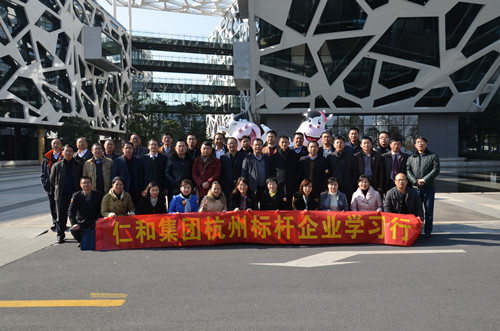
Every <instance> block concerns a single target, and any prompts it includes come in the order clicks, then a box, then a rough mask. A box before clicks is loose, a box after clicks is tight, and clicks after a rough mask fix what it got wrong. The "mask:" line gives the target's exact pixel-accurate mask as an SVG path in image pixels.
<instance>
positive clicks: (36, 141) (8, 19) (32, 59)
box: [0, 0, 132, 161]
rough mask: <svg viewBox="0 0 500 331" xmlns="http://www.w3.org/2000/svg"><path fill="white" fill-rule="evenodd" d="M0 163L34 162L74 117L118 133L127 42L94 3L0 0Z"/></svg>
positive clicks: (127, 71)
mask: <svg viewBox="0 0 500 331" xmlns="http://www.w3.org/2000/svg"><path fill="white" fill-rule="evenodd" d="M0 17H1V19H0V42H1V45H0V161H5V160H38V159H39V157H40V155H41V154H42V152H43V150H44V149H45V142H44V141H45V138H46V137H50V136H54V131H57V128H58V127H59V126H61V125H62V123H63V122H64V121H65V120H66V119H67V118H68V117H72V116H79V117H82V118H84V119H86V120H87V121H89V122H90V124H91V125H92V127H93V128H94V129H95V130H96V131H97V132H100V133H102V134H105V135H108V136H109V135H114V134H118V133H122V132H124V130H125V124H126V119H127V112H128V110H127V106H126V98H127V96H128V95H129V92H130V91H131V87H132V83H131V82H132V69H131V60H130V47H131V40H130V36H129V35H128V33H127V32H126V30H125V28H123V26H121V25H120V24H119V23H118V22H117V21H116V20H114V19H113V18H112V17H111V16H110V15H109V14H108V13H107V12H106V11H104V10H103V9H102V7H101V6H99V5H98V4H97V3H95V2H93V1H84V0H67V1H64V0H40V1H35V0H29V1H26V0H0Z"/></svg>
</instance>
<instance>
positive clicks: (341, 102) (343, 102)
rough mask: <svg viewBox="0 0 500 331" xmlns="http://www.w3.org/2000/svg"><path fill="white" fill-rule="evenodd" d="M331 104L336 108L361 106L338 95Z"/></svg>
mask: <svg viewBox="0 0 500 331" xmlns="http://www.w3.org/2000/svg"><path fill="white" fill-rule="evenodd" d="M333 104H334V105H335V107H338V108H361V105H359V104H357V103H356V102H354V101H351V100H348V99H346V98H343V97H341V96H338V97H336V98H335V100H333Z"/></svg>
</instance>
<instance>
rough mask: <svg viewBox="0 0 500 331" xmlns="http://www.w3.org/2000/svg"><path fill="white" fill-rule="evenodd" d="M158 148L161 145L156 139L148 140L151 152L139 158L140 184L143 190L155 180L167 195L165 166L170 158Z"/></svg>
mask: <svg viewBox="0 0 500 331" xmlns="http://www.w3.org/2000/svg"><path fill="white" fill-rule="evenodd" d="M158 148H159V145H158V141H157V140H156V139H150V140H149V141H148V149H149V153H148V154H146V155H143V156H142V157H141V158H140V159H139V161H140V162H139V165H140V166H139V186H140V190H141V192H142V191H143V190H145V189H146V187H147V186H148V184H149V183H150V182H152V181H155V182H157V183H158V185H159V186H160V192H164V194H165V195H167V194H168V192H167V183H166V179H165V167H166V165H167V160H168V158H167V157H166V156H165V155H163V154H161V153H159V152H158Z"/></svg>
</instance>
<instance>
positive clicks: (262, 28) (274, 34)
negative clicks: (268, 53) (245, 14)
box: [255, 17, 283, 49]
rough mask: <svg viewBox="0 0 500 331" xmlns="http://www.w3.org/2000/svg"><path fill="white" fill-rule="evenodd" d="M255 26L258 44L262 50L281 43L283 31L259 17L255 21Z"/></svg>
mask: <svg viewBox="0 0 500 331" xmlns="http://www.w3.org/2000/svg"><path fill="white" fill-rule="evenodd" d="M255 24H256V36H257V44H258V45H259V48H260V49H263V48H266V47H270V46H274V45H278V44H279V43H280V42H281V36H282V35H283V31H281V30H280V29H278V28H277V27H275V26H274V25H272V24H271V23H269V22H267V21H265V20H263V19H262V18H259V17H257V19H256V20H255Z"/></svg>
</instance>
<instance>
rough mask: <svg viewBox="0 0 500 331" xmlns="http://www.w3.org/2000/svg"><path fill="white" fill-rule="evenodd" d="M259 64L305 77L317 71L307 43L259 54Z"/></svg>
mask: <svg viewBox="0 0 500 331" xmlns="http://www.w3.org/2000/svg"><path fill="white" fill-rule="evenodd" d="M260 64H262V65H266V66H269V67H272V68H276V69H281V70H284V71H288V72H293V73H295V74H299V75H303V76H307V77H311V76H312V75H314V74H315V73H316V72H318V70H317V69H316V65H315V64H314V59H313V57H312V54H311V52H310V51H309V47H307V44H303V45H298V46H295V47H291V48H287V49H284V50H282V51H279V52H275V53H271V54H268V55H264V56H261V58H260Z"/></svg>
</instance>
